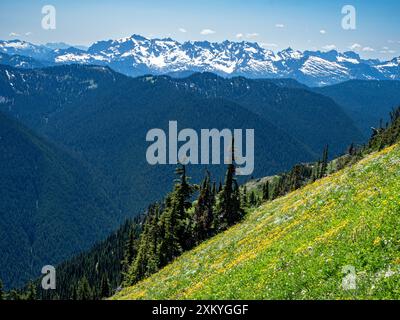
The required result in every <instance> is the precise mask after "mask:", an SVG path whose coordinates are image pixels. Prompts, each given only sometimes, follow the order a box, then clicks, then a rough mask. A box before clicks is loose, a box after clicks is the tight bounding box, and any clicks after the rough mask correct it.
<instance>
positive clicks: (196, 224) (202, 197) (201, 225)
mask: <svg viewBox="0 0 400 320" xmlns="http://www.w3.org/2000/svg"><path fill="white" fill-rule="evenodd" d="M210 180H211V178H210V173H209V172H207V175H206V177H205V179H204V180H203V182H202V184H201V186H200V191H199V197H198V199H197V203H196V206H195V209H194V215H193V234H192V236H193V238H194V242H195V243H196V244H199V243H200V242H202V241H203V240H205V239H208V238H209V237H210V236H211V235H212V234H213V232H214V229H213V222H214V205H215V190H214V191H213V190H212V189H211V181H210ZM214 188H215V184H214Z"/></svg>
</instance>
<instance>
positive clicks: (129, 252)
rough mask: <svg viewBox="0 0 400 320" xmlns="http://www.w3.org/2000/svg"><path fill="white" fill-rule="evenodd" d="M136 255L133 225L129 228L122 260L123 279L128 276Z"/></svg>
mask: <svg viewBox="0 0 400 320" xmlns="http://www.w3.org/2000/svg"><path fill="white" fill-rule="evenodd" d="M135 256H136V236H135V232H134V230H133V227H131V228H130V230H129V235H128V239H127V241H126V244H125V249H124V260H123V261H122V275H123V280H124V281H125V278H126V277H127V276H128V271H129V268H130V266H131V265H132V263H133V260H134V257H135Z"/></svg>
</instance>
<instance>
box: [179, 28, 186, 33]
mask: <svg viewBox="0 0 400 320" xmlns="http://www.w3.org/2000/svg"><path fill="white" fill-rule="evenodd" d="M179 31H180V32H182V33H186V32H187V30H186V29H185V28H179Z"/></svg>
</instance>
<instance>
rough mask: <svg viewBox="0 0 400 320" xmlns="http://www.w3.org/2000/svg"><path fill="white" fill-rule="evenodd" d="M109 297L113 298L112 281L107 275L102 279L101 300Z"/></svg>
mask: <svg viewBox="0 0 400 320" xmlns="http://www.w3.org/2000/svg"><path fill="white" fill-rule="evenodd" d="M109 296H111V288H110V281H109V280H108V277H107V276H106V275H103V277H102V279H101V291H100V298H108V297H109Z"/></svg>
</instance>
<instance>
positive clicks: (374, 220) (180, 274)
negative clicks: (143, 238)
mask: <svg viewBox="0 0 400 320" xmlns="http://www.w3.org/2000/svg"><path fill="white" fill-rule="evenodd" d="M399 178H400V146H399V145H396V146H393V147H390V148H387V149H385V150H383V151H381V152H379V153H373V154H371V155H369V156H367V157H366V158H365V159H363V160H362V161H360V162H359V163H357V164H356V165H354V166H353V167H350V168H346V169H345V170H343V171H340V172H338V173H336V174H334V175H332V176H329V177H327V178H325V179H322V180H319V181H317V182H316V183H314V184H311V185H308V186H306V187H305V188H303V189H300V190H298V191H296V192H293V193H291V194H289V195H287V196H285V197H282V198H279V199H277V200H275V201H273V202H270V203H267V204H265V205H263V206H261V207H260V208H257V209H255V210H254V211H253V212H251V213H249V214H248V215H247V217H246V219H245V220H244V221H243V222H242V223H241V224H238V225H236V226H234V227H233V228H231V229H229V230H227V231H226V232H224V233H222V234H220V235H218V236H216V237H214V238H212V239H210V240H209V241H207V242H205V243H203V244H202V245H200V246H199V247H197V248H196V249H194V250H192V251H190V252H187V253H185V254H184V255H182V256H181V257H180V258H178V259H177V260H176V261H175V262H173V263H172V264H170V265H169V266H167V267H166V268H164V269H163V270H161V271H160V272H158V273H157V274H155V275H153V276H152V277H150V278H148V279H146V280H144V281H142V282H140V283H138V284H137V285H136V286H134V287H131V288H127V289H124V290H123V291H121V292H120V293H118V294H117V295H116V296H114V299H338V298H345V299H347V298H348V299H352V298H357V299H365V298H373V299H381V298H389V299H392V298H396V299H398V298H400V281H399V280H400V250H399V249H400V248H399V247H400V234H399V232H398V230H399V225H400V193H399V190H400V179H399ZM349 265H351V266H354V267H355V270H356V272H357V289H356V290H344V289H342V280H343V277H344V275H345V274H344V273H343V272H342V271H343V268H344V267H346V266H349Z"/></svg>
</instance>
